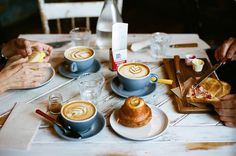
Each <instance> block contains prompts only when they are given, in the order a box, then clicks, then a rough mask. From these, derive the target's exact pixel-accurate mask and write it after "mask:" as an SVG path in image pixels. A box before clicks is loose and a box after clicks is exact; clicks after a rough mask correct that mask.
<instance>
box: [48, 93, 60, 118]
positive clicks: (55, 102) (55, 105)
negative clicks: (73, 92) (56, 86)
mask: <svg viewBox="0 0 236 156" xmlns="http://www.w3.org/2000/svg"><path fill="white" fill-rule="evenodd" d="M61 107H62V95H61V94H60V93H52V94H51V95H50V96H49V102H48V110H49V112H50V113H51V114H60V112H61Z"/></svg>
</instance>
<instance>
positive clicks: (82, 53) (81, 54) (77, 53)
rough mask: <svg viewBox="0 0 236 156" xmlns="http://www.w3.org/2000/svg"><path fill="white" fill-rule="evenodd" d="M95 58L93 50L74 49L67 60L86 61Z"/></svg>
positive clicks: (67, 55)
mask: <svg viewBox="0 0 236 156" xmlns="http://www.w3.org/2000/svg"><path fill="white" fill-rule="evenodd" d="M91 56H93V50H91V49H89V48H74V49H71V51H69V52H67V54H66V58H68V59H69V60H74V61H77V60H85V59H88V58H90V57H91Z"/></svg>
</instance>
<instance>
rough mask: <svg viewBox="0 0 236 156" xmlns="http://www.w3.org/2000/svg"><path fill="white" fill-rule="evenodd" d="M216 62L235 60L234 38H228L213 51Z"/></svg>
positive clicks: (235, 39) (235, 41)
mask: <svg viewBox="0 0 236 156" xmlns="http://www.w3.org/2000/svg"><path fill="white" fill-rule="evenodd" d="M215 58H216V60H217V61H223V62H225V61H227V60H236V38H229V39H228V40H226V41H225V42H224V43H223V44H222V45H221V46H220V47H219V48H217V49H216V51H215Z"/></svg>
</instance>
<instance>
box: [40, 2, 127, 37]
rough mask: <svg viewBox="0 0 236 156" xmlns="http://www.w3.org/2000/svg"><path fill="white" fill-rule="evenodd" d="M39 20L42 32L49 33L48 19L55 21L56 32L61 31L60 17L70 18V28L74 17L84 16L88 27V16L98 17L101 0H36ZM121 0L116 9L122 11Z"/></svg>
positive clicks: (73, 25)
mask: <svg viewBox="0 0 236 156" xmlns="http://www.w3.org/2000/svg"><path fill="white" fill-rule="evenodd" d="M38 3H39V9H40V15H41V21H42V25H43V30H44V33H47V34H49V33H50V28H49V24H48V20H56V21H57V29H58V33H61V32H62V31H61V22H60V19H65V18H71V25H72V28H74V27H75V18H86V27H87V28H90V20H89V18H90V17H99V15H100V13H101V10H102V7H103V4H104V2H103V1H89V2H70V3H69V2H65V3H45V0H38ZM122 5H123V0H117V6H118V10H119V12H120V13H121V11H122Z"/></svg>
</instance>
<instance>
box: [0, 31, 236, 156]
mask: <svg viewBox="0 0 236 156" xmlns="http://www.w3.org/2000/svg"><path fill="white" fill-rule="evenodd" d="M20 37H24V38H27V39H32V40H37V41H42V42H45V43H46V42H52V41H60V40H66V39H69V36H68V35H36V34H29V35H21V36H20ZM149 37H150V34H130V35H129V39H128V41H129V43H132V42H134V41H141V40H144V39H147V38H149ZM91 45H92V47H93V48H95V49H96V47H95V46H94V45H95V36H93V39H92V42H91ZM69 46H70V45H66V46H64V47H62V48H58V49H55V50H54V53H53V55H52V57H51V63H52V66H53V67H54V68H55V69H56V68H57V65H58V64H60V63H61V62H63V51H64V50H65V49H67V48H68V47H69ZM149 51H150V49H149V48H145V49H143V50H141V51H140V52H128V60H129V61H140V62H145V63H146V64H148V65H149V67H150V68H151V70H152V72H154V73H157V74H158V75H159V76H160V77H161V78H166V75H165V71H164V70H165V69H164V67H163V65H162V63H161V61H162V59H154V58H151V56H150V53H149ZM187 53H188V52H179V53H178V54H179V55H180V56H181V57H183V56H184V55H185V54H187ZM174 54H176V53H174ZM174 54H168V56H167V57H173V55H174ZM195 54H196V55H197V57H205V58H207V55H206V53H205V51H204V50H202V51H198V52H196V53H195ZM96 58H97V59H98V60H99V61H100V63H101V65H102V73H103V75H104V76H105V78H106V83H105V86H104V88H103V92H102V94H101V96H100V97H99V100H98V105H97V107H98V110H99V111H100V112H102V113H103V115H104V116H105V118H106V119H107V120H106V127H105V128H104V129H103V131H101V132H100V133H99V134H98V135H96V136H94V137H92V138H89V139H87V140H81V141H77V142H71V141H67V140H63V139H61V138H60V137H59V136H58V135H57V134H56V133H55V132H54V130H53V128H52V127H51V126H48V124H45V123H42V125H41V127H40V129H39V131H38V133H37V135H36V137H35V139H34V140H33V143H32V146H31V148H30V150H29V151H27V152H25V151H0V155H4V156H12V155H17V156H20V155H34V156H36V155H40V156H41V155H57V156H58V155H99V156H100V155H101V156H103V155H106V156H120V155H132V156H136V155H140V156H143V155H184V154H186V155H191V156H193V155H196V156H198V155H209V156H211V155H220V156H222V155H236V144H235V142H236V135H235V134H236V129H234V128H228V127H225V126H223V125H222V124H221V123H220V122H219V120H218V119H217V116H216V115H214V114H206V113H205V114H181V113H178V112H177V110H176V107H175V101H174V100H173V97H172V95H170V94H168V93H169V86H167V85H163V84H158V86H157V89H156V90H155V91H154V92H153V93H152V94H150V95H149V96H147V97H146V98H145V101H146V102H147V103H149V104H152V105H155V106H156V107H158V108H160V109H161V110H163V111H164V112H165V113H166V114H167V116H168V118H169V121H170V122H169V128H168V129H167V131H166V132H165V133H164V134H163V135H162V136H160V137H158V138H156V139H153V140H149V141H131V140H127V139H124V138H122V137H120V136H118V135H117V134H116V133H115V132H114V131H113V130H112V128H111V126H110V124H109V120H108V119H109V116H110V114H111V113H112V111H113V110H114V109H115V108H118V107H120V106H121V105H122V104H123V103H124V98H121V97H119V96H117V95H116V94H114V93H113V92H112V91H111V89H110V81H111V79H112V78H113V77H114V76H115V75H116V72H112V71H110V70H109V69H108V63H109V55H108V50H99V49H96ZM75 86H76V81H75V80H73V79H67V78H64V77H62V76H60V75H59V74H58V73H56V76H55V77H54V79H53V81H51V82H50V83H49V84H47V85H45V86H43V87H40V88H37V89H33V90H15V91H8V92H6V93H4V94H2V95H0V101H1V104H0V114H2V113H4V112H6V111H8V110H10V109H11V108H12V106H13V105H14V103H15V102H25V103H31V104H41V103H43V102H45V101H47V99H48V95H49V94H50V93H51V92H60V93H62V95H63V98H64V101H68V100H72V99H77V98H79V94H78V91H79V88H78V87H75Z"/></svg>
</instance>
